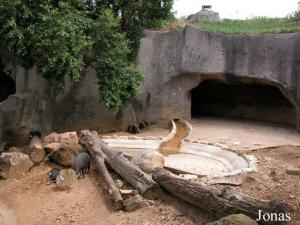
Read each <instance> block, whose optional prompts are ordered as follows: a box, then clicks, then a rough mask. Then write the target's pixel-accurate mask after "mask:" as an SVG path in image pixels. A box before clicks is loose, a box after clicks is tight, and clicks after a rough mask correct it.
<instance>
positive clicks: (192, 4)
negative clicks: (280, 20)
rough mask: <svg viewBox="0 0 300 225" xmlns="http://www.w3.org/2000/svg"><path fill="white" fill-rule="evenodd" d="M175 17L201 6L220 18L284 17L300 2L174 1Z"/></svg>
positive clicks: (290, 0)
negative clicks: (210, 8) (205, 6)
mask: <svg viewBox="0 0 300 225" xmlns="http://www.w3.org/2000/svg"><path fill="white" fill-rule="evenodd" d="M174 1H175V3H174V10H175V11H176V12H177V15H176V16H177V17H181V16H187V15H190V14H193V13H196V12H197V11H199V10H201V6H202V5H212V10H213V11H216V12H219V14H220V17H221V18H231V19H246V18H251V17H253V16H268V17H285V16H287V15H288V14H289V13H291V12H293V11H295V10H296V9H297V7H298V4H297V3H298V2H299V1H300V0H174Z"/></svg>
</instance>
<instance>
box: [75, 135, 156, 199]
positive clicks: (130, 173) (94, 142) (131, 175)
mask: <svg viewBox="0 0 300 225" xmlns="http://www.w3.org/2000/svg"><path fill="white" fill-rule="evenodd" d="M80 141H81V143H83V144H84V145H85V146H86V147H87V148H88V149H89V151H90V152H94V153H97V152H100V151H101V152H102V153H101V154H103V153H104V155H105V159H106V161H107V163H108V164H109V165H110V166H111V167H112V168H113V169H114V170H115V171H116V172H117V173H118V174H119V175H120V176H122V177H123V178H124V179H125V180H126V181H127V182H128V183H129V184H131V185H132V186H133V187H134V188H136V189H137V190H138V192H139V193H140V194H141V195H143V196H144V197H145V198H148V199H154V198H156V197H157V196H158V190H159V186H158V184H157V183H155V182H154V181H153V180H152V178H151V177H150V176H149V175H148V174H146V173H144V172H143V171H142V170H141V169H140V168H138V167H137V166H136V165H134V164H133V163H132V162H130V161H129V160H128V159H127V158H125V157H124V156H123V154H122V153H120V152H117V151H115V150H113V149H112V148H110V147H108V146H107V144H106V143H104V142H103V141H102V140H101V139H100V138H99V136H98V134H97V133H96V132H93V133H92V132H90V131H89V130H84V131H81V133H80Z"/></svg>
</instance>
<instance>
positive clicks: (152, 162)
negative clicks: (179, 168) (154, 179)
mask: <svg viewBox="0 0 300 225" xmlns="http://www.w3.org/2000/svg"><path fill="white" fill-rule="evenodd" d="M132 161H133V163H134V164H135V165H137V166H138V167H140V168H141V170H143V171H144V172H145V173H152V172H153V171H154V170H155V168H163V167H164V164H165V158H164V156H163V155H162V154H160V153H158V152H156V151H145V152H141V153H138V154H137V155H135V156H134V157H133V159H132Z"/></svg>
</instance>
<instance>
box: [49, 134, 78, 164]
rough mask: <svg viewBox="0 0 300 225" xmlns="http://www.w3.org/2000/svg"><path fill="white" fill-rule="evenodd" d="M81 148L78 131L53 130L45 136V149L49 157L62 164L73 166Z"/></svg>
mask: <svg viewBox="0 0 300 225" xmlns="http://www.w3.org/2000/svg"><path fill="white" fill-rule="evenodd" d="M80 148H81V147H80V145H79V144H78V137H77V134H76V132H67V133H62V134H58V133H55V132H53V133H51V134H49V135H48V136H46V137H45V138H44V149H45V151H46V153H47V154H49V155H48V156H49V158H50V159H52V160H53V161H54V162H56V163H58V164H60V165H62V166H72V165H73V162H74V159H75V157H76V155H77V154H78V152H79V150H80Z"/></svg>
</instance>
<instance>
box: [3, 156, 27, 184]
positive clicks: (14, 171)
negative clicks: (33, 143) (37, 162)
mask: <svg viewBox="0 0 300 225" xmlns="http://www.w3.org/2000/svg"><path fill="white" fill-rule="evenodd" d="M32 166H33V162H32V161H31V160H30V159H29V156H28V155H26V154H24V153H21V152H11V153H2V154H1V156H0V176H1V177H2V178H4V179H13V178H18V177H19V176H20V175H22V174H23V173H25V172H27V171H28V170H29V169H30V168H31V167H32Z"/></svg>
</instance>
